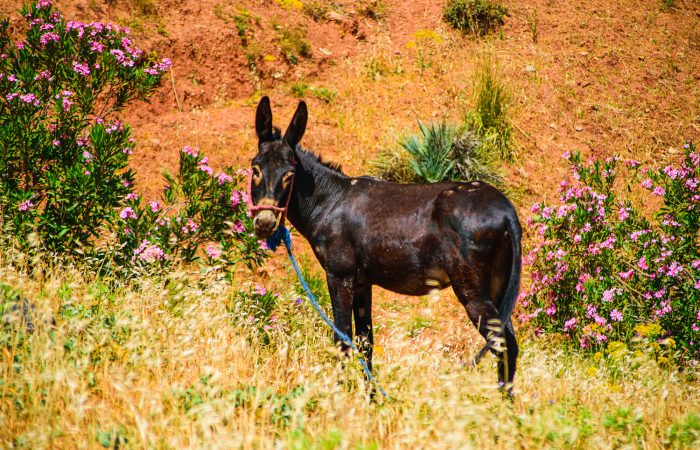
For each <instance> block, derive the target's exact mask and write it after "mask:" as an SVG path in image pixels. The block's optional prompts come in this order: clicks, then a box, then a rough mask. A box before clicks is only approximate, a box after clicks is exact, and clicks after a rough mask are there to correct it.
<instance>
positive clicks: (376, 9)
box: [357, 0, 387, 20]
mask: <svg viewBox="0 0 700 450" xmlns="http://www.w3.org/2000/svg"><path fill="white" fill-rule="evenodd" d="M357 11H358V12H359V13H360V15H362V16H364V17H367V18H369V19H373V20H381V19H383V18H385V17H386V13H387V6H386V2H385V1H384V0H363V1H361V2H360V5H359V7H358V9H357Z"/></svg>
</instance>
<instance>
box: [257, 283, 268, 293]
mask: <svg viewBox="0 0 700 450" xmlns="http://www.w3.org/2000/svg"><path fill="white" fill-rule="evenodd" d="M255 293H256V294H259V295H265V294H267V289H265V287H264V286H262V285H259V284H256V285H255Z"/></svg>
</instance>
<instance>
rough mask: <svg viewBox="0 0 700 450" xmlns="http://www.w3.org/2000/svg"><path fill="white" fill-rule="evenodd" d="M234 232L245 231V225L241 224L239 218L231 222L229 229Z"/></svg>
mask: <svg viewBox="0 0 700 450" xmlns="http://www.w3.org/2000/svg"><path fill="white" fill-rule="evenodd" d="M231 231H233V232H234V233H245V226H244V225H243V222H241V221H240V220H239V221H237V222H236V223H235V224H233V228H232V229H231Z"/></svg>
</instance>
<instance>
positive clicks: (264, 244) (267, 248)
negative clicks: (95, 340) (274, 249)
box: [258, 240, 270, 250]
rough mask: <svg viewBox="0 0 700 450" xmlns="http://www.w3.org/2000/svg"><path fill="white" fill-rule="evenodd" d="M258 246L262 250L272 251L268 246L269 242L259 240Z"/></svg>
mask: <svg viewBox="0 0 700 450" xmlns="http://www.w3.org/2000/svg"><path fill="white" fill-rule="evenodd" d="M258 245H259V246H260V248H261V249H262V250H270V247H268V246H267V242H265V241H261V240H258Z"/></svg>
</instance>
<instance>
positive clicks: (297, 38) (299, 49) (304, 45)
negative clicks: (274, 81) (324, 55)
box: [273, 24, 311, 64]
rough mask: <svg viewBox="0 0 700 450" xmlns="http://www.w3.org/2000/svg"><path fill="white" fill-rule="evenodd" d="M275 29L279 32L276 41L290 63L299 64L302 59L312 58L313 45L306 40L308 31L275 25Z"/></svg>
mask: <svg viewBox="0 0 700 450" xmlns="http://www.w3.org/2000/svg"><path fill="white" fill-rule="evenodd" d="M273 27H274V29H275V30H276V31H277V37H276V39H275V41H276V42H277V45H279V47H280V51H281V52H282V56H284V58H285V60H286V61H287V62H288V63H290V64H298V63H299V58H300V57H302V58H310V57H311V44H310V43H309V41H307V40H306V31H305V30H304V29H303V28H301V27H295V28H291V27H289V26H282V25H279V24H273Z"/></svg>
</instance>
